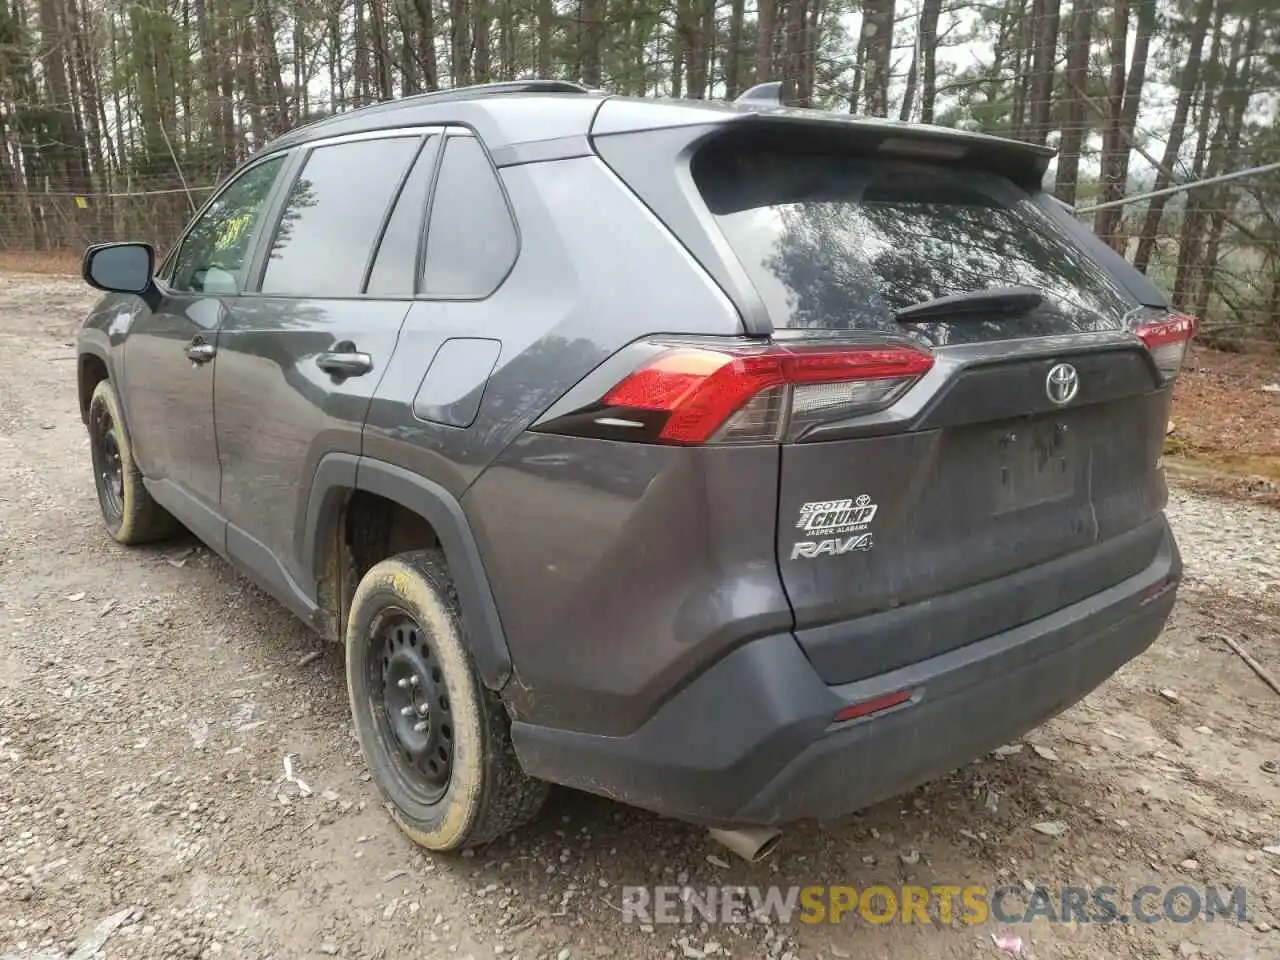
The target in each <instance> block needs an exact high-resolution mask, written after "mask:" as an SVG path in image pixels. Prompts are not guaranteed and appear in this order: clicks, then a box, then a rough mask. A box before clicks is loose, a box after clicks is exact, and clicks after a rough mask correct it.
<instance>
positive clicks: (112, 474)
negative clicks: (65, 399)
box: [88, 380, 180, 544]
mask: <svg viewBox="0 0 1280 960" xmlns="http://www.w3.org/2000/svg"><path fill="white" fill-rule="evenodd" d="M88 428H89V452H90V455H91V456H92V458H93V481H94V487H95V488H96V489H97V492H98V506H99V507H100V508H101V510H102V521H103V523H105V524H106V526H107V532H108V533H110V534H111V536H112V538H113V539H115V540H116V541H117V542H119V543H125V544H135V543H152V542H154V541H156V540H163V539H165V538H167V537H171V536H173V535H174V534H175V533H177V532H178V530H179V529H180V525H179V523H178V521H177V520H175V519H174V518H173V515H172V514H171V513H169V512H168V511H167V510H165V509H164V507H162V506H160V504H158V503H156V502H155V501H154V500H152V499H151V494H150V493H148V492H147V488H146V487H145V486H143V483H142V472H141V471H140V470H139V469H138V465H137V464H136V463H134V460H133V449H132V447H131V446H130V445H129V435H128V434H127V433H126V432H125V429H124V420H123V418H122V417H121V416H120V400H119V398H118V397H117V396H116V391H115V388H114V387H112V386H111V381H110V380H103V381H101V382H100V383H99V384H98V386H97V387H96V388H94V391H93V396H92V397H90V399H89V415H88Z"/></svg>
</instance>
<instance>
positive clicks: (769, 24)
mask: <svg viewBox="0 0 1280 960" xmlns="http://www.w3.org/2000/svg"><path fill="white" fill-rule="evenodd" d="M777 15H778V6H777V0H759V4H758V10H757V13H756V83H768V82H769V81H771V80H773V79H774V76H773V31H774V19H775V18H776V17H777Z"/></svg>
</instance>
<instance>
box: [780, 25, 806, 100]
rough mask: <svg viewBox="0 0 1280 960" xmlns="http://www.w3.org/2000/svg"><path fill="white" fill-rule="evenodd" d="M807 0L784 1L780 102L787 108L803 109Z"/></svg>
mask: <svg viewBox="0 0 1280 960" xmlns="http://www.w3.org/2000/svg"><path fill="white" fill-rule="evenodd" d="M807 6H808V0H786V7H785V8H784V10H785V19H784V21H783V22H784V23H785V24H786V29H785V37H786V43H785V46H784V48H783V56H784V58H785V59H784V60H783V68H782V101H783V103H785V104H787V105H788V106H794V107H805V106H808V103H807V102H806V101H805V99H804V61H805V42H806V36H805V33H806V30H805V26H806V24H807V23H808V9H807Z"/></svg>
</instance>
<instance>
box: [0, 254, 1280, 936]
mask: <svg viewBox="0 0 1280 960" xmlns="http://www.w3.org/2000/svg"><path fill="white" fill-rule="evenodd" d="M90 300H91V297H90V296H89V295H88V293H87V291H85V290H84V289H83V288H82V287H81V286H80V285H79V284H78V283H76V282H74V281H70V280H51V279H49V278H36V277H12V276H10V277H0V956H6V955H7V956H13V957H24V958H34V957H55V956H63V955H68V954H72V953H73V952H75V951H76V950H77V947H80V948H81V949H80V952H78V953H75V956H76V957H77V958H80V960H83V958H84V957H87V956H89V955H90V953H91V952H92V949H93V948H94V945H95V944H96V943H99V942H104V943H105V946H104V947H103V948H102V949H103V952H104V953H105V955H107V956H110V957H217V956H221V957H246V958H263V957H268V956H270V957H277V958H282V957H302V956H324V955H336V956H341V957H393V958H398V957H424V958H433V957H442V958H449V957H457V958H466V957H472V958H475V960H482V958H491V957H495V956H501V957H504V958H508V957H511V956H519V957H521V958H527V960H532V958H557V960H566V958H590V957H619V958H637V960H650V958H662V957H675V958H683V957H692V958H697V957H701V956H704V955H705V956H723V955H732V956H734V957H744V958H754V957H766V956H767V957H772V958H779V957H783V956H788V955H789V956H791V957H795V958H816V957H825V958H831V957H841V958H867V960H871V958H882V957H894V958H897V957H911V958H969V957H974V958H982V957H990V958H997V960H998V958H1001V957H1007V956H1009V955H1010V954H1009V953H1007V952H1002V951H1001V949H1000V948H998V947H997V946H996V944H995V943H994V942H993V940H992V934H993V933H994V934H997V935H1001V936H1017V937H1021V938H1022V941H1023V949H1022V956H1024V957H1035V958H1050V957H1079V958H1089V960H1096V958H1101V957H1118V958H1129V957H1132V958H1139V957H1141V958H1148V957H1149V958H1156V957H1161V958H1163V957H1169V956H1175V957H1193V956H1201V957H1222V958H1232V960H1237V958H1249V957H1257V958H1262V957H1277V956H1280V932H1277V930H1276V929H1275V928H1276V927H1277V926H1280V855H1273V854H1269V853H1267V852H1265V850H1264V848H1266V847H1269V846H1274V845H1277V844H1280V773H1278V772H1277V764H1280V697H1278V696H1276V695H1275V694H1273V693H1272V692H1271V691H1269V690H1268V689H1267V688H1266V687H1265V686H1264V685H1263V684H1262V682H1261V681H1259V679H1258V678H1257V676H1255V675H1254V674H1253V673H1252V672H1251V671H1250V670H1249V669H1248V668H1247V667H1246V666H1245V665H1244V664H1243V663H1242V662H1241V660H1240V659H1239V658H1238V657H1236V656H1235V655H1234V654H1233V653H1231V652H1230V650H1228V649H1227V647H1226V646H1225V645H1224V644H1223V643H1222V642H1221V641H1220V640H1215V639H1213V638H1211V637H1210V638H1207V639H1206V637H1205V635H1206V634H1212V633H1228V634H1230V635H1232V636H1234V637H1241V638H1245V642H1246V643H1247V644H1248V645H1249V646H1250V647H1251V648H1252V649H1253V650H1254V652H1255V653H1256V655H1257V657H1258V658H1259V659H1260V660H1261V661H1262V662H1263V663H1264V664H1266V665H1267V666H1268V667H1269V668H1270V669H1271V670H1272V671H1273V672H1276V673H1280V569H1278V568H1280V522H1278V521H1280V516H1278V515H1277V514H1276V513H1275V512H1274V511H1268V510H1267V509H1265V508H1258V507H1251V506H1245V505H1240V504H1233V503H1230V502H1226V501H1214V500H1206V499H1203V498H1201V497H1198V496H1193V495H1191V494H1183V493H1178V492H1177V491H1175V496H1174V499H1173V502H1172V504H1171V507H1170V513H1171V516H1172V517H1173V519H1174V522H1175V524H1176V525H1177V527H1178V531H1179V536H1180V539H1181V543H1182V547H1183V550H1184V553H1185V555H1186V559H1187V563H1188V570H1189V574H1190V578H1189V583H1188V585H1187V587H1186V588H1185V589H1184V591H1183V594H1182V597H1183V599H1182V601H1181V603H1180V605H1179V607H1178V610H1177V612H1176V614H1175V617H1174V619H1173V621H1172V623H1171V625H1170V627H1169V629H1168V630H1167V632H1166V633H1165V635H1164V636H1163V637H1162V638H1161V640H1160V641H1159V642H1158V643H1157V645H1156V646H1155V647H1154V648H1153V649H1152V650H1151V651H1150V652H1149V653H1148V654H1146V655H1145V656H1144V657H1142V658H1141V659H1140V660H1139V661H1137V662H1135V663H1133V664H1131V665H1129V666H1128V667H1126V668H1125V669H1124V670H1122V671H1121V672H1120V673H1119V674H1118V675H1117V676H1116V677H1115V678H1113V679H1112V680H1111V681H1110V682H1109V683H1108V684H1106V685H1105V686H1104V687H1103V688H1102V689H1101V690H1099V691H1098V692H1097V693H1096V694H1094V695H1093V696H1092V697H1090V698H1089V699H1088V700H1087V701H1086V702H1085V703H1084V704H1082V705H1080V706H1078V707H1077V708H1075V709H1073V710H1071V711H1070V712H1069V713H1068V714H1067V715H1065V716H1063V717H1061V718H1059V719H1058V720H1055V721H1054V722H1052V723H1051V724H1050V725H1048V726H1047V727H1045V728H1044V729H1041V730H1039V731H1036V732H1035V733H1034V734H1033V735H1031V736H1030V737H1029V738H1028V743H1027V744H1025V745H1023V746H1021V747H1020V748H1019V749H1017V750H1016V752H1014V751H1002V754H1003V755H1002V756H992V757H988V758H985V759H983V760H982V761H979V762H977V763H974V764H971V765H968V766H966V767H965V768H964V769H963V770H961V771H959V772H957V773H955V774H953V775H952V776H950V777H948V778H946V779H945V780H943V781H940V782H938V783H935V784H931V785H929V786H928V787H926V788H923V789H920V790H918V791H916V792H915V793H914V794H912V795H910V796H907V797H903V798H901V799H900V800H898V801H896V802H892V803H886V804H883V805H881V806H879V807H877V808H875V809H873V810H870V811H867V812H866V813H864V814H862V815H860V816H857V817H853V818H850V819H849V820H848V821H845V822H842V823H839V824H823V825H806V826H803V827H800V828H797V829H795V830H793V831H790V832H789V833H788V835H787V837H786V838H785V839H784V841H783V845H782V846H781V847H780V849H779V851H778V853H777V854H775V856H774V858H773V860H772V861H770V862H767V863H765V864H758V865H747V864H744V863H741V862H729V855H728V854H727V853H726V852H724V851H722V850H720V849H718V848H716V847H714V846H712V845H711V844H710V843H709V842H708V841H707V840H706V839H705V838H704V836H703V835H702V833H701V832H700V831H698V830H696V829H693V828H691V827H687V826H683V825H681V824H678V823H673V822H670V821H665V820H662V819H659V818H656V817H652V816H649V815H647V814H644V813H639V812H636V811H633V810H629V809H626V808H623V807H620V806H617V805H614V804H611V803H608V802H606V801H603V800H598V799H595V798H591V797H587V796H583V795H578V794H572V793H568V792H561V793H559V794H557V795H555V796H554V797H553V800H552V802H551V804H550V806H549V808H548V809H547V811H546V814H545V816H544V817H543V819H542V821H541V822H540V823H539V824H537V825H535V826H534V827H532V828H530V829H527V830H525V831H523V832H522V833H520V834H519V835H517V836H515V837H514V838H512V839H510V840H509V841H502V842H499V843H497V844H495V845H494V846H492V847H491V848H488V849H486V850H483V851H481V852H479V853H477V854H476V855H474V856H472V857H466V858H444V857H442V858H432V857H428V856H424V855H423V854H421V853H419V852H417V851H416V850H415V849H414V848H412V847H411V846H410V845H409V844H408V843H407V842H406V841H405V840H403V839H402V838H401V836H400V835H399V834H398V833H397V832H396V830H395V829H394V828H393V827H392V825H391V823H390V821H389V819H388V818H387V816H386V815H385V812H384V811H383V810H382V808H381V807H380V805H379V801H378V797H377V794H376V792H375V790H374V788H373V786H372V785H371V784H370V783H369V782H368V779H367V774H366V773H365V770H364V766H363V764H362V762H361V759H360V755H359V752H358V751H357V749H356V745H355V741H354V739H353V736H352V731H351V726H350V722H349V720H348V715H347V706H346V702H345V699H344V687H343V683H342V677H341V663H340V657H339V655H338V651H337V650H334V649H326V650H323V651H321V655H320V656H319V657H318V658H309V657H308V655H309V654H310V653H311V652H312V651H317V650H319V649H320V648H319V647H318V646H317V641H315V640H313V639H312V637H311V636H309V635H308V633H307V632H306V631H305V630H304V629H303V628H302V627H301V626H300V625H298V624H297V623H295V622H294V621H293V620H292V619H291V618H290V616H289V615H288V614H287V613H285V611H284V610H282V609H281V608H279V607H278V606H277V605H276V604H275V603H274V602H272V601H271V600H269V599H267V598H266V597H264V596H263V595H262V594H260V593H259V592H257V591H256V590H255V589H253V588H252V587H251V586H249V585H248V584H247V583H246V582H245V581H243V580H241V579H239V578H238V577H237V576H236V574H235V573H234V572H233V571H232V570H231V569H230V568H229V567H228V566H227V565H226V564H225V563H223V562H222V561H221V560H219V559H217V558H216V557H214V556H211V555H210V554H209V552H208V551H206V550H204V549H202V548H200V547H198V546H197V545H196V544H195V543H194V542H190V541H188V542H181V543H176V544H169V545H165V546H164V547H161V548H154V549H142V550H128V549H124V548H120V547H117V546H115V545H113V544H111V543H109V542H108V540H107V537H106V535H105V534H104V533H103V531H102V529H101V527H100V524H99V519H98V512H97V505H96V501H95V499H94V495H93V487H92V482H91V478H90V473H89V467H88V464H89V459H88V451H87V448H86V442H85V435H84V430H83V427H82V426H81V424H80V422H79V419H78V417H77V413H76V403H75V385H74V350H73V348H72V346H71V342H72V331H73V330H74V327H75V324H76V323H77V322H78V319H79V316H80V314H81V311H82V310H83V309H84V308H85V307H86V305H87V304H88V303H89V302H90ZM1162 691H1163V692H1162ZM286 754H291V755H293V756H294V757H295V758H296V760H295V763H296V771H297V774H298V776H299V777H301V779H302V780H304V781H305V782H306V784H307V785H308V786H309V788H310V790H311V795H310V796H305V797H304V796H301V795H300V790H299V788H298V786H296V785H295V784H292V783H289V782H286V781H285V779H284V769H283V765H282V758H283V757H284V756H285V755H286ZM1045 824H1049V826H1048V827H1045V826H1044V825H1045ZM1036 825H1041V830H1044V831H1047V833H1046V832H1038V831H1037V829H1035V827H1036ZM1062 827H1065V833H1061V828H1062ZM1056 833H1061V835H1057V836H1055V835H1052V834H1056ZM683 883H688V884H689V885H690V886H693V887H697V888H704V887H706V886H707V885H713V884H723V883H733V884H744V885H757V886H764V885H767V884H779V885H783V886H788V885H808V884H841V885H852V886H855V887H857V888H859V889H862V888H864V887H867V886H870V885H873V884H885V885H888V886H890V887H898V886H900V885H902V884H919V885H924V886H930V885H935V884H950V885H956V886H963V885H966V884H972V883H982V884H987V885H989V886H991V887H994V886H997V885H1000V884H1006V883H1012V884H1024V883H1026V884H1032V885H1035V884H1044V885H1045V886H1047V887H1049V888H1051V889H1057V888H1059V887H1061V886H1062V885H1064V884H1077V885H1094V886H1097V885H1102V884H1106V885H1112V886H1115V887H1118V888H1120V889H1121V891H1122V897H1123V896H1127V895H1128V894H1129V893H1130V892H1132V891H1133V890H1134V889H1135V888H1137V887H1138V886H1140V885H1142V884H1144V883H1150V884H1154V885H1157V886H1159V887H1161V888H1162V889H1167V888H1170V887H1172V886H1176V885H1189V886H1192V887H1195V888H1199V889H1200V890H1203V889H1204V888H1205V887H1206V886H1215V887H1236V886H1240V887H1244V888H1246V890H1247V909H1248V917H1247V919H1246V920H1245V921H1244V922H1236V921H1234V920H1233V921H1222V920H1215V921H1213V922H1206V921H1204V920H1196V921H1195V922H1192V923H1186V924H1180V923H1174V922H1171V921H1164V922H1160V923H1156V924H1151V925H1142V924H1125V925H1120V924H1112V925H1098V924H1081V923H1069V924H1057V925H1049V924H1048V923H1046V922H1045V921H1043V920H1037V921H1036V922H1035V923H1033V924H1030V925H1019V924H1002V923H998V922H996V921H995V920H988V921H986V922H984V923H981V924H978V925H965V924H962V923H960V922H958V921H953V922H951V923H949V924H948V923H942V922H937V923H935V924H933V925H929V926H924V925H921V924H918V923H915V924H908V925H903V924H901V923H889V924H883V925H875V924H870V923H868V922H866V921H865V920H863V919H861V918H859V917H858V916H857V914H856V912H855V913H853V914H850V915H849V916H848V917H846V919H845V922H844V923H842V924H840V925H838V926H833V925H829V924H821V925H806V924H803V923H799V922H792V923H789V924H752V923H741V924H738V925H736V926H734V927H730V926H724V925H715V926H708V925H706V924H705V923H695V924H693V925H688V926H684V925H681V926H664V925H656V926H655V925H645V926H641V925H638V924H624V923H623V922H622V917H621V916H620V913H619V907H620V905H621V902H622V897H623V892H622V888H623V887H624V886H628V885H652V884H683ZM104 919H105V920H107V921H108V923H107V924H106V925H105V926H102V927H98V926H97V925H98V924H99V922H100V921H103V920H104ZM112 924H115V925H116V926H115V927H114V928H113V929H110V930H108V928H109V927H111V925H112ZM95 934H96V935H95ZM103 937H105V938H106V939H105V941H104V940H103ZM1009 949H1012V947H1010V948H1009Z"/></svg>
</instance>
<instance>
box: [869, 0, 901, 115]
mask: <svg viewBox="0 0 1280 960" xmlns="http://www.w3.org/2000/svg"><path fill="white" fill-rule="evenodd" d="M893 17H894V0H863V2H862V47H863V49H864V51H865V54H864V57H863V64H864V66H863V70H864V76H863V91H864V100H865V102H866V107H867V110H866V112H867V113H868V114H870V115H871V116H873V117H887V116H888V115H889V63H890V60H891V58H892V56H893Z"/></svg>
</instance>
